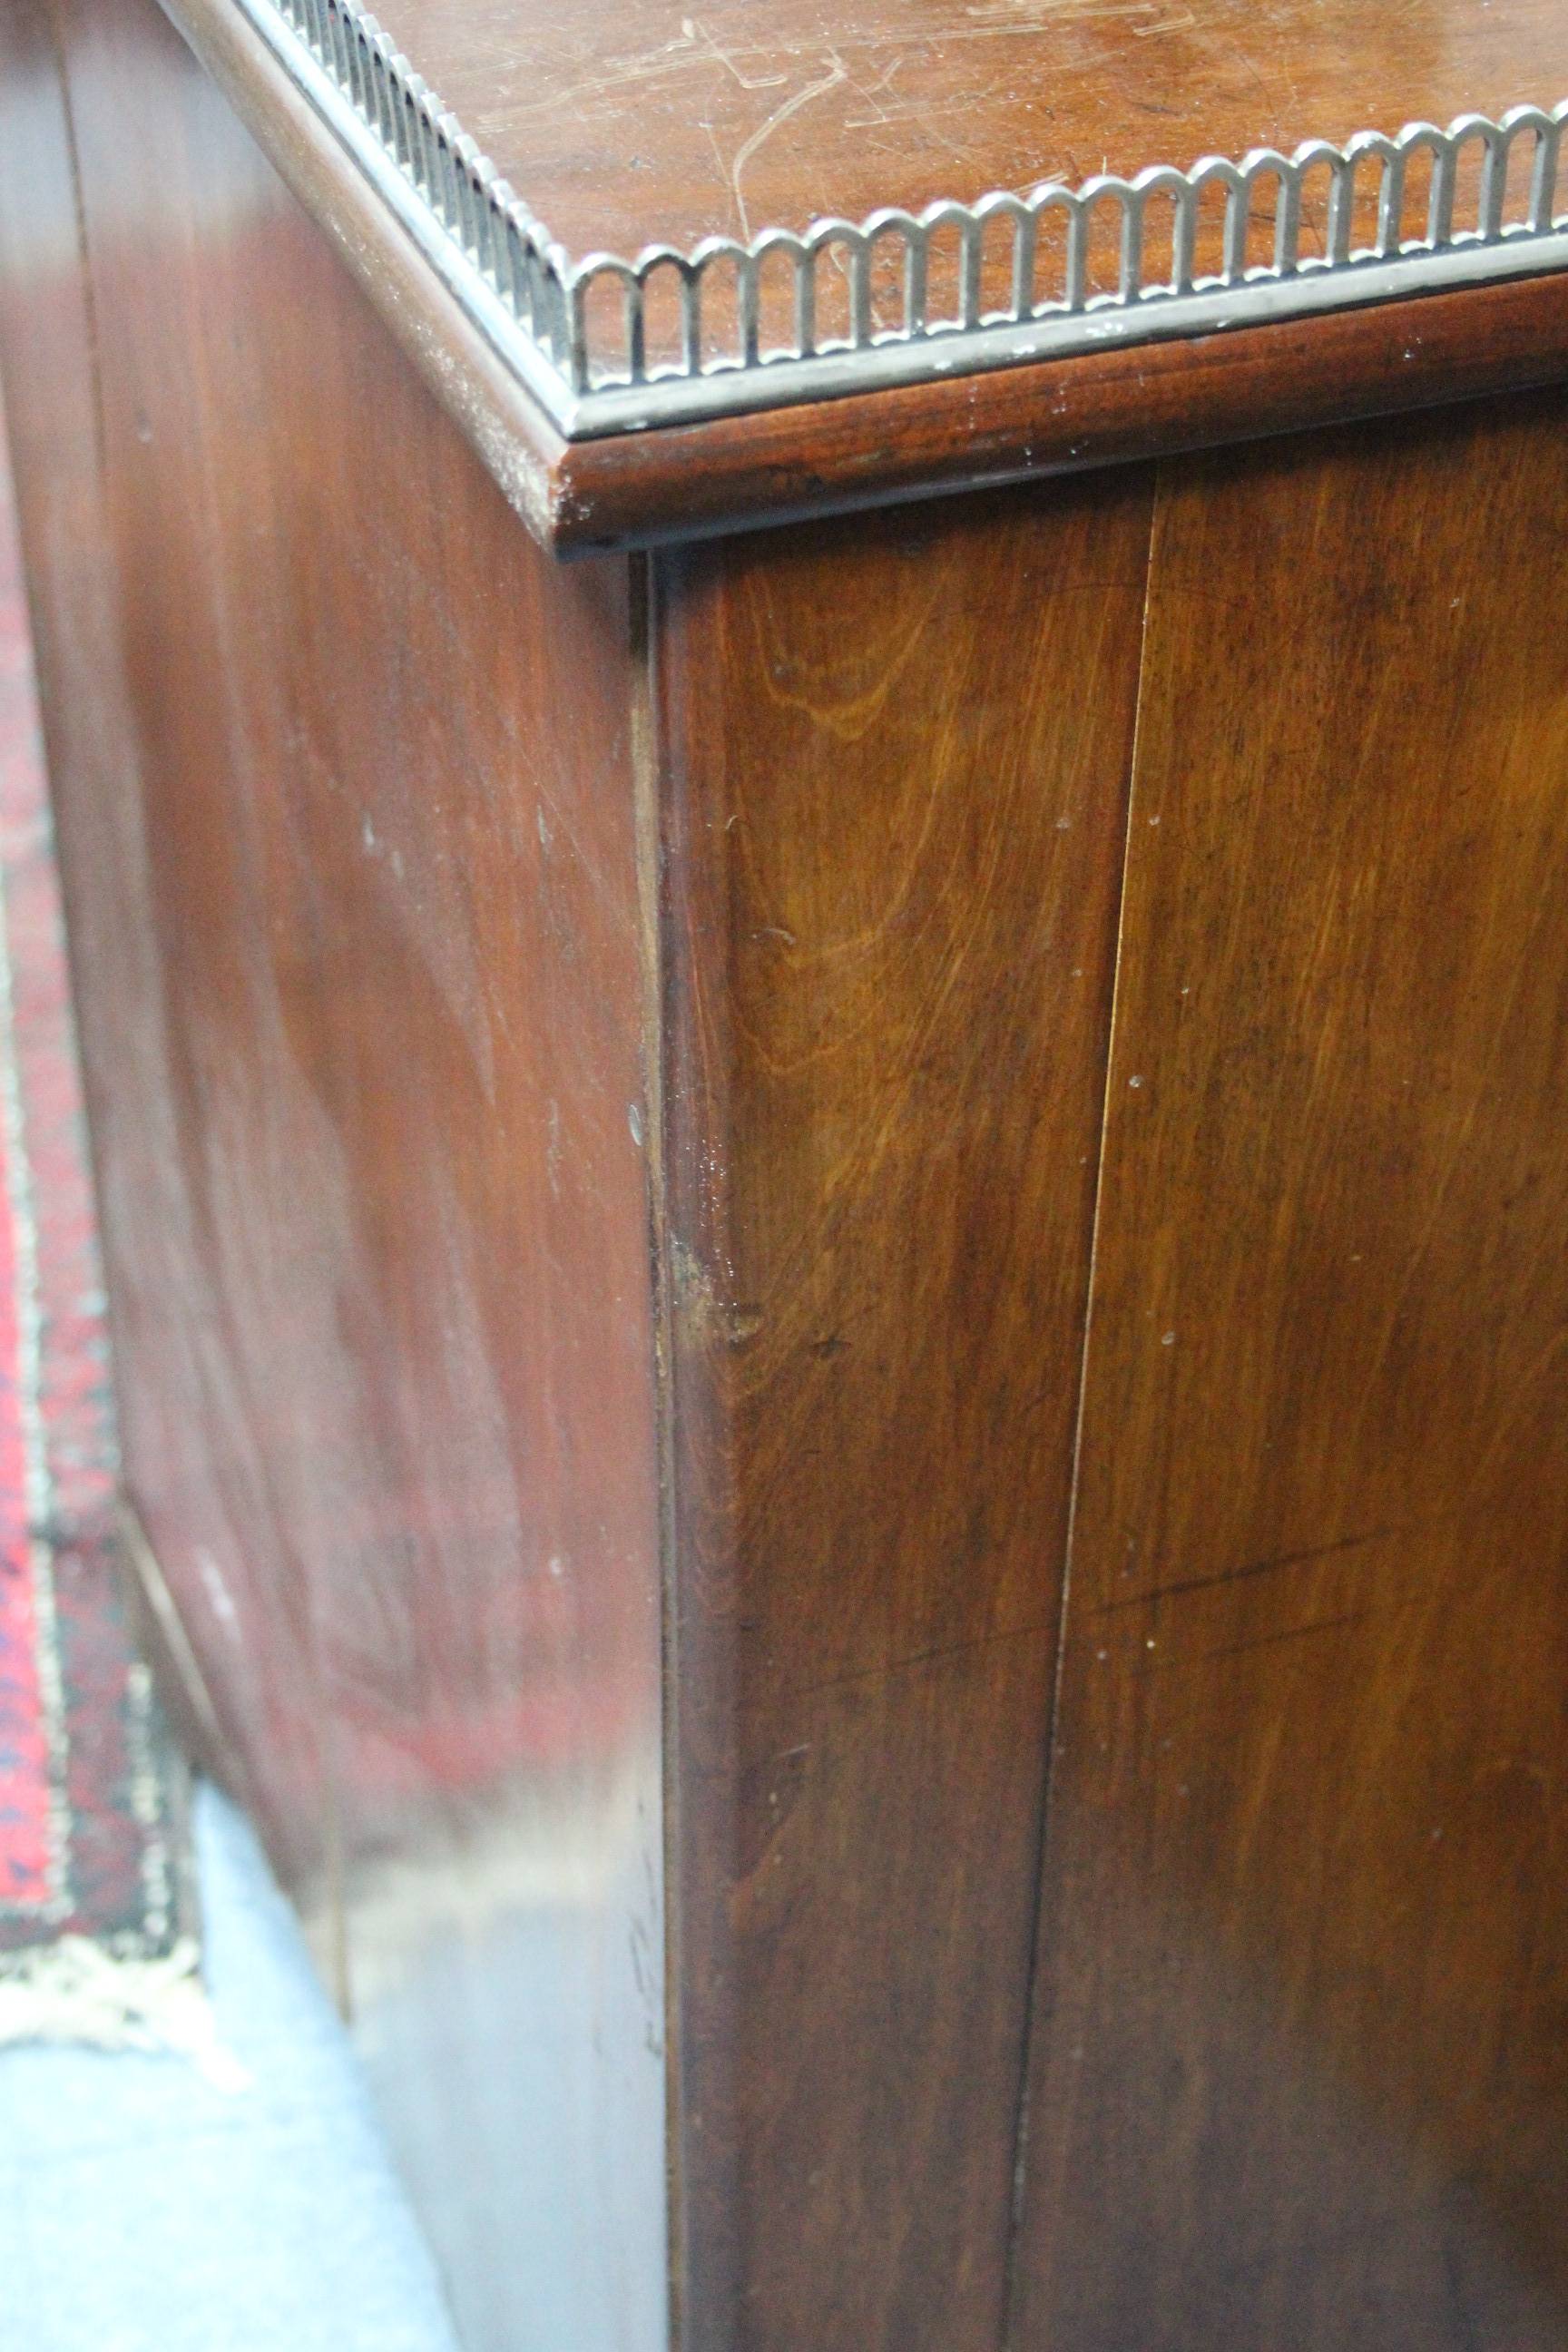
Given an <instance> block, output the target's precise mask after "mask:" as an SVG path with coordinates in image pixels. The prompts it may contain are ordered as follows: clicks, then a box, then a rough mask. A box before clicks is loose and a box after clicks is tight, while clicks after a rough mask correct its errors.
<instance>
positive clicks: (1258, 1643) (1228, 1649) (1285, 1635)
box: [1194, 1609, 1372, 1663]
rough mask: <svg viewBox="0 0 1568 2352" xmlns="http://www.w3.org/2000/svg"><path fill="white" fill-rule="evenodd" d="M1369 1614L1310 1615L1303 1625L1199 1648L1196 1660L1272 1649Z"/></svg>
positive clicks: (1354, 1622) (1356, 1622)
mask: <svg viewBox="0 0 1568 2352" xmlns="http://www.w3.org/2000/svg"><path fill="white" fill-rule="evenodd" d="M1371 1615H1372V1611H1371V1610H1370V1609H1350V1610H1347V1611H1346V1612H1345V1613H1344V1615H1343V1616H1342V1617H1310V1618H1309V1619H1308V1620H1307V1622H1306V1623H1305V1624H1304V1625H1286V1626H1283V1627H1281V1629H1280V1630H1279V1632H1278V1633H1255V1634H1254V1635H1253V1636H1252V1638H1251V1640H1250V1641H1247V1642H1226V1643H1225V1645H1224V1646H1223V1648H1221V1649H1218V1650H1200V1651H1199V1652H1198V1661H1201V1660H1203V1659H1205V1658H1235V1657H1239V1655H1240V1654H1241V1653H1242V1652H1243V1651H1244V1650H1268V1649H1272V1648H1273V1647H1274V1646H1275V1645H1276V1644H1277V1643H1280V1642H1299V1641H1300V1640H1301V1638H1302V1636H1303V1635H1304V1634H1307V1633H1333V1632H1334V1631H1335V1629H1336V1628H1337V1627H1339V1626H1341V1625H1360V1624H1362V1623H1363V1622H1365V1620H1366V1619H1367V1618H1368V1617H1370V1616H1371ZM1194 1663H1197V1661H1194Z"/></svg>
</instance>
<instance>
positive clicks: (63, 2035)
mask: <svg viewBox="0 0 1568 2352" xmlns="http://www.w3.org/2000/svg"><path fill="white" fill-rule="evenodd" d="M200 1962H201V1953H200V1948H199V1947H198V1945H197V1944H196V1942H195V1937H189V1936H186V1937H182V1938H181V1940H180V1941H179V1942H178V1943H177V1944H176V1945H175V1946H174V1949H173V1950H172V1951H171V1952H169V1953H167V1954H165V1955H164V1956H163V1958H159V1959H151V1960H137V1959H122V1958H117V1957H116V1956H115V1955H114V1954H113V1953H112V1952H108V1951H105V1949H104V1948H103V1946H102V1945H101V1944H96V1943H94V1942H93V1940H92V1938H91V1937H89V1936H62V1937H60V1938H59V1940H58V1943H53V1944H40V1945H37V1946H35V1947H32V1948H29V1949H27V1950H26V1951H21V1952H11V1953H7V1954H5V1957H4V1959H3V1960H0V2045H5V2044H6V2043H14V2042H85V2043H87V2044H88V2045H89V2047H90V2048H92V2049H95V2050H147V2051H159V2050H167V2051H174V2052H176V2053H178V2054H179V2055H180V2056H182V2057H184V2058H188V2059H189V2060H190V2061H191V2063H192V2064H193V2065H194V2066H195V2067H197V2068H198V2069H199V2070H200V2072H201V2073H202V2074H205V2077H206V2079H207V2081H208V2082H209V2083H210V2084H212V2085H213V2087H214V2089H215V2090H219V2091H245V2090H248V2089H250V2088H251V2085H252V2078H251V2076H250V2074H248V2073H247V2070H246V2068H245V2067H244V2066H242V2065H241V2063H240V2062H239V2060H238V2059H237V2057H236V2056H235V2054H234V2053H233V2052H232V2051H231V2050H229V2049H227V2048H226V2046H225V2044H224V2043H223V2042H222V2041H221V2040H220V2038H219V2035H218V2030H217V2021H216V2018H215V2017H214V2015H213V2011H212V2004H211V2002H210V2001H209V2000H208V1999H207V1995H206V1990H205V1987H204V1985H203V1983H202V1979H201V1966H200Z"/></svg>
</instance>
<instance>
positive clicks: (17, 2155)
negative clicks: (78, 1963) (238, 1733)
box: [0, 1788, 456, 2352]
mask: <svg viewBox="0 0 1568 2352" xmlns="http://www.w3.org/2000/svg"><path fill="white" fill-rule="evenodd" d="M196 1845H197V1854H198V1862H199V1868H200V1874H201V1886H202V1902H203V1908H204V1914H205V1966H206V1974H207V1980H208V1984H209V1987H210V1990H211V1993H212V1999H213V2003H214V2007H215V2009H216V2013H217V2020H218V2027H219V2031H220V2032H221V2034H222V2037H223V2039H224V2041H225V2042H226V2045H227V2046H228V2048H229V2049H230V2050H232V2051H233V2053H235V2055H236V2056H237V2057H238V2058H239V2059H240V2061H241V2062H242V2063H243V2064H244V2065H245V2066H246V2067H247V2069H248V2071H249V2074H251V2076H252V2078H253V2084H254V2087H253V2088H251V2089H249V2090H247V2091H236V2092H227V2093H225V2092H220V2091H216V2090H214V2089H213V2088H212V2087H211V2086H210V2085H209V2084H207V2083H206V2082H205V2080H204V2079H203V2077H202V2076H201V2075H200V2074H198V2073H197V2072H196V2070H195V2067H193V2066H192V2065H190V2064H189V2063H187V2062H186V2061H185V2060H184V2059H181V2058H174V2057H168V2058H164V2057H142V2056H137V2055H117V2056H109V2055H105V2054H103V2053H99V2052H96V2051H89V2050H46V2049H22V2050H5V2051H0V2347H3V2352H456V2343H455V2339H454V2337H453V2335H452V2332H451V2327H450V2324H449V2322H448V2320H447V2315H446V2310H445V2306H444V2304H443V2300H442V2295H441V2290H440V2285H439V2283H438V2281H437V2275H436V2271H435V2267H434V2264H433V2263H432V2261H431V2258H430V2255H429V2252H428V2251H427V2250H426V2245H425V2243H424V2242H423V2240H422V2239H421V2237H420V2234H419V2231H418V2228H417V2225H416V2222H415V2221H414V2217H413V2215H412V2213H411V2212H410V2210H409V2208H408V2205H407V2202H406V2200H405V2197H404V2195H403V2191H402V2189H401V2188H400V2187H399V2185H398V2183H397V2180H396V2179H395V2175H394V2173H393V2170H392V2168H391V2164H390V2162H389V2159H388V2158H387V2156H386V2154H385V2151H384V2147H383V2146H382V2143H381V2139H380V2137H379V2135H378V2132H377V2129H376V2126H375V2123H374V2118H373V2116H372V2114H371V2110H370V2105H369V2101H368V2098H367V2095H366V2093H365V2090H364V2087H363V2082H362V2080H361V2077H360V2074H359V2071H358V2066H357V2063H356V2061H355V2059H354V2056H353V2051H352V2050H351V2048H350V2046H349V2042H348V2038H347V2035H346V2034H345V2032H344V2031H343V2028H342V2025H341V2024H340V2022H339V2021H338V2018H337V2016H336V2014H335V2012H334V2011H333V2010H332V2008H331V2003H330V2002H329V2001H328V2000H327V1998H326V1996H325V1994H324V1993H323V1992H322V1990H321V1986H320V1983H319V1981H318V1979H317V1978H316V1976H315V1973H314V1971H313V1969H311V1966H310V1961H309V1959H308V1958H307V1957H306V1953H305V1950H304V1947H303V1945H302V1943H301V1941H300V1933H299V1929H298V1927H296V1925H295V1923H294V1919H293V1916H292V1914H291V1913H290V1912H289V1908H288V1906H286V1904H285V1903H284V1902H283V1900H282V1897H281V1896H280V1895H279V1893H278V1891H277V1888H276V1887H275V1886H274V1885H273V1883H272V1879H271V1876H270V1874H269V1873H268V1868H267V1864H266V1863H265V1862H264V1860H263V1859H262V1856H261V1853H260V1851H259V1849H258V1845H257V1843H256V1841H255V1838H254V1837H253V1835H252V1833H251V1831H250V1829H249V1827H248V1826H247V1823H246V1822H245V1821H244V1819H243V1817H242V1816H241V1815H240V1814H239V1813H237V1811H235V1810H234V1808H233V1807H232V1806H231V1805H229V1804H228V1803H227V1802H226V1800H225V1799H224V1798H222V1797H220V1796H219V1795H217V1793H216V1791H215V1790H211V1789H205V1788H204V1789H202V1790H199V1791H198V1795H197V1803H196Z"/></svg>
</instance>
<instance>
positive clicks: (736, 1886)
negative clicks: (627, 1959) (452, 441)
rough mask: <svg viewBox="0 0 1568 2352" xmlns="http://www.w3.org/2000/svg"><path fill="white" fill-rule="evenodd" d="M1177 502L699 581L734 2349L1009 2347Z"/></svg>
mask: <svg viewBox="0 0 1568 2352" xmlns="http://www.w3.org/2000/svg"><path fill="white" fill-rule="evenodd" d="M1149 497H1150V490H1149V484H1148V481H1147V478H1145V477H1142V476H1139V475H1135V474H1129V475H1126V476H1123V477H1115V478H1109V479H1107V480H1105V481H1103V482H1100V483H1098V484H1096V485H1094V486H1093V487H1092V488H1090V487H1087V486H1081V487H1070V488H1055V489H1052V490H1048V491H1036V492H1032V493H1030V494H1028V495H1026V496H1023V497H1019V498H1017V499H1013V500H1011V501H1008V502H1005V503H998V502H996V501H981V502H975V503H967V504H963V505H961V506H954V507H951V508H948V509H935V510H931V511H928V512H926V513H923V514H921V515H920V516H919V517H915V516H907V517H897V516H885V517H880V518H878V519H877V520H874V521H872V522H869V523H866V524H861V525H857V526H854V527H846V526H823V527H819V528H816V529H814V530H808V531H801V532H798V533H793V534H790V535H788V536H787V537H784V538H778V537H769V538H765V539H758V540H750V541H735V542H731V543H727V544H725V545H723V546H721V547H718V548H715V549H713V550H711V551H707V552H700V551H699V552H689V553H681V554H679V555H672V556H671V557H669V558H668V560H666V561H664V562H661V565H660V567H659V575H658V576H659V582H660V600H661V601H660V624H659V630H658V665H659V671H658V676H659V711H660V719H661V727H662V731H663V739H664V743H665V760H666V769H665V775H664V803H663V809H664V815H663V823H664V828H665V833H664V855H665V859H666V874H667V884H666V887H667V911H666V925H667V935H666V947H665V955H666V968H665V1012H666V1020H667V1024H668V1037H667V1046H666V1056H667V1061H666V1076H665V1099H666V1103H667V1106H668V1108H667V1122H668V1127H667V1156H668V1185H669V1205H668V1281H669V1286H670V1291H671V1297H672V1306H673V1317H672V1322H673V1395H674V1455H673V1467H674V1477H675V1497H674V1500H675V1526H674V1530H673V1556H674V1559H675V1563H676V1586H675V1591H674V1593H673V1596H672V1603H671V1608H672V1639H673V1643H674V1650H673V1672H674V1681H675V1696H674V1704H675V1705H676V1706H677V1708H678V1724H677V1727H676V1730H675V1735H674V1738H675V1745H674V1749H673V1762H672V1771H673V1780H672V1783H671V1803H672V1805H673V1807H674V1815H675V1818H674V1836H675V1859H674V1862H673V1864H672V1873H673V1874H672V1878H671V1899H672V1903H674V1904H675V1906H676V1921H677V1940H676V1944H675V1946H674V1947H673V1954H674V1958H675V1959H676V1969H677V1985H678V1992H677V1999H678V2001H679V2009H678V2011H677V2023H678V2029H679V2051H680V2063H681V2073H680V2078H679V2083H678V2085H677V2091H678V2099H679V2105H678V2111H677V2116H676V2117H675V2123H674V2127H675V2129H676V2131H677V2133H678V2135H679V2138H678V2146H679V2164H680V2168H681V2178H680V2183H679V2194H680V2197H681V2200H682V2204H681V2209H680V2211H679V2217H678V2230H679V2265H680V2268H679V2280H680V2288H681V2296H682V2310H683V2332H682V2334H681V2336H680V2338H679V2341H680V2342H681V2343H682V2344H683V2345H684V2346H687V2347H690V2352H699V2347H701V2352H707V2347H713V2346H718V2345H725V2346H733V2347H737V2352H740V2347H745V2352H793V2347H798V2346H801V2345H805V2344H824V2345H826V2344H854V2345H857V2346H859V2347H867V2348H868V2352H869V2348H870V2347H889V2352H893V2347H897V2352H923V2347H931V2352H937V2347H941V2352H972V2348H973V2352H979V2348H980V2347H993V2346H994V2344H995V2342H996V2339H997V2331H998V2327H999V2325H1000V2318H1001V2300H1002V2284H1003V2272H1004V2262H1005V2242H1006V2233H1007V2218H1008V2203H1009V2194H1010V2183H1011V2179H1012V2165H1013V2133H1014V2124H1015V2119H1016V2105H1017V2092H1018V2080H1019V2068H1020V2063H1021V2055H1022V2043H1023V2030H1024V2004H1025V1999H1026V1985H1027V1976H1028V1957H1029V1945H1030V1932H1031V1913H1032V1907H1033V1902H1032V1887H1033V1882H1034V1854H1035V1850H1036V1841H1037V1832H1038V1815H1039V1805H1040V1796H1041V1771H1042V1757H1043V1740H1044V1729H1045V1717H1046V1708H1047V1700H1048V1694H1049V1690H1050V1683H1051V1668H1052V1661H1053V1658H1054V1655H1055V1648H1056V1639H1057V1623H1058V1602H1059V1575H1060V1565H1061V1558H1062V1549H1063V1542H1064V1538H1065V1530H1066V1510H1067V1497H1068V1465H1069V1458H1070V1450H1071V1439H1072V1428H1073V1416H1074V1412H1075V1409H1076V1398H1077V1389H1078V1377H1079V1359H1080V1350H1081V1332H1082V1318H1083V1309H1084V1299H1085V1292H1086V1281H1087V1273H1088V1251H1089V1209H1090V1202H1091V1198H1092V1187H1093V1175H1094V1153H1095V1137H1096V1134H1097V1131H1098V1127H1099V1122H1100V1110H1101V1100H1102V1089H1103V1061H1104V1053H1105V1040H1106V1031H1107V1022H1108V1017H1109V995H1108V991H1109V984H1110V964H1111V954H1112V947H1113V939H1114V925H1115V908H1116V898H1117V891H1118V887H1119V881H1120V874H1121V846H1122V837H1123V825H1124V808H1125V798H1124V795H1125V788H1126V778H1127V773H1128V767H1129V760H1130V750H1131V723H1132V698H1133V688H1134V682H1135V677H1136V668H1137V649H1138V641H1139V634H1140V630H1141V625H1142V595H1143V575H1144V566H1145V561H1146V555H1147V544H1148V528H1149Z"/></svg>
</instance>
